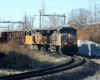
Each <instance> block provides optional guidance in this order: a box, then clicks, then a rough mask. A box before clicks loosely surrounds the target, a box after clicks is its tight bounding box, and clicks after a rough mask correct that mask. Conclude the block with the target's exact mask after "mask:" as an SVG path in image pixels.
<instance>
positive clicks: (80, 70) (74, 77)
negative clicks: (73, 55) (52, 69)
mask: <svg viewBox="0 0 100 80" xmlns="http://www.w3.org/2000/svg"><path fill="white" fill-rule="evenodd" d="M97 74H98V75H97ZM95 75H96V76H97V79H96V76H95ZM99 75H100V65H99V64H97V63H95V62H93V61H91V60H89V59H86V63H85V64H84V65H82V66H79V67H76V68H73V69H70V70H66V71H62V72H58V73H54V74H50V75H45V76H39V77H35V78H29V79H25V80H91V78H92V77H93V76H94V77H93V78H92V79H93V80H100V76H99Z"/></svg>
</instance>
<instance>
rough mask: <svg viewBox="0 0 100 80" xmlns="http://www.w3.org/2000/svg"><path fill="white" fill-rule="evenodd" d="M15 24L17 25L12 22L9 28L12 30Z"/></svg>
mask: <svg viewBox="0 0 100 80" xmlns="http://www.w3.org/2000/svg"><path fill="white" fill-rule="evenodd" d="M14 25H15V24H14V23H10V25H9V30H11V31H12V30H14Z"/></svg>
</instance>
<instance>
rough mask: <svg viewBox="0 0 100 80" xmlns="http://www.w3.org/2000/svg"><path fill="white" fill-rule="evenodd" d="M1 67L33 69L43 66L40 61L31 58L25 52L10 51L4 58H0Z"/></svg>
mask: <svg viewBox="0 0 100 80" xmlns="http://www.w3.org/2000/svg"><path fill="white" fill-rule="evenodd" d="M0 65H1V67H3V68H11V69H35V68H36V67H37V68H40V67H43V66H45V65H44V64H43V63H42V64H41V62H40V61H37V60H36V59H33V58H31V57H30V56H28V55H27V54H22V53H20V52H16V51H10V52H9V53H8V55H7V56H6V57H5V58H2V59H1V62H0Z"/></svg>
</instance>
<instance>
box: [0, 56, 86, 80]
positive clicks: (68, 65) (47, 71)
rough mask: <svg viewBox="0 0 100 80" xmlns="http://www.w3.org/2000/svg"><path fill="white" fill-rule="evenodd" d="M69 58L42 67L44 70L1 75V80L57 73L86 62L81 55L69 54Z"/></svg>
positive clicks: (15, 79) (18, 79) (16, 79)
mask: <svg viewBox="0 0 100 80" xmlns="http://www.w3.org/2000/svg"><path fill="white" fill-rule="evenodd" d="M67 57H68V58H69V61H68V62H67V63H64V64H61V65H58V66H53V67H50V68H46V69H42V70H36V71H31V72H25V73H21V74H14V75H7V76H1V77H0V80H12V79H14V80H20V79H27V78H31V77H37V76H44V75H48V74H53V73H57V72H60V71H64V70H69V69H72V68H75V67H77V66H80V65H82V64H83V63H84V62H85V59H83V58H82V57H79V56H71V57H70V56H67Z"/></svg>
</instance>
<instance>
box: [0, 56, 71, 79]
mask: <svg viewBox="0 0 100 80" xmlns="http://www.w3.org/2000/svg"><path fill="white" fill-rule="evenodd" d="M63 56H65V55H63ZM66 57H68V59H69V61H68V62H65V63H63V64H61V65H58V66H52V67H49V68H43V69H40V70H35V71H30V72H25V73H20V74H13V75H6V76H0V80H1V79H4V80H10V79H16V77H17V78H18V77H20V78H21V77H22V76H26V75H29V74H34V73H35V74H36V73H39V72H44V71H47V70H50V69H55V68H59V67H62V66H64V65H68V64H70V63H72V58H71V57H70V56H66Z"/></svg>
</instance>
